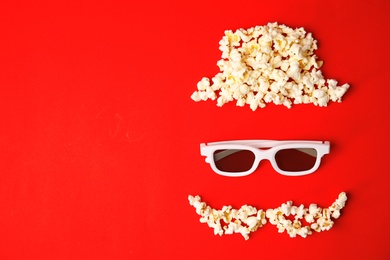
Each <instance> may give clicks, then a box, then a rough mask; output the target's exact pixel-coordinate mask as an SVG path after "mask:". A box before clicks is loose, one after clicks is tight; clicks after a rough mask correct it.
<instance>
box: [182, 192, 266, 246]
mask: <svg viewBox="0 0 390 260" xmlns="http://www.w3.org/2000/svg"><path fill="white" fill-rule="evenodd" d="M188 200H189V202H190V205H191V206H193V207H194V208H195V209H196V213H197V214H198V215H200V216H201V218H200V222H201V223H207V225H208V226H209V227H211V228H213V229H214V235H220V236H222V235H223V234H226V235H227V234H234V233H240V234H241V235H242V236H243V237H244V238H245V240H248V239H249V234H250V233H251V232H254V231H256V230H257V229H258V228H260V227H262V226H263V225H264V224H266V223H267V220H266V219H265V212H264V211H263V210H261V209H260V210H257V209H256V208H255V207H252V206H248V205H243V206H242V207H241V208H240V209H238V210H237V209H233V208H232V207H231V206H223V207H222V209H221V210H217V209H213V208H211V207H210V206H207V205H206V203H204V202H202V201H201V198H200V197H199V196H195V197H194V196H191V195H189V196H188Z"/></svg>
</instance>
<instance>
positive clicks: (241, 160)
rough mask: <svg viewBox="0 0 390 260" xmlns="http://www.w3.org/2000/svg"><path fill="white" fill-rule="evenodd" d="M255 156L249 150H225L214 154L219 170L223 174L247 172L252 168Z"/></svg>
mask: <svg viewBox="0 0 390 260" xmlns="http://www.w3.org/2000/svg"><path fill="white" fill-rule="evenodd" d="M254 161H255V154H254V153H253V152H251V151H249V150H240V149H224V150H216V151H215V152H214V162H215V165H216V166H217V169H218V170H220V171H223V172H245V171H248V170H250V169H251V168H252V165H253V162H254Z"/></svg>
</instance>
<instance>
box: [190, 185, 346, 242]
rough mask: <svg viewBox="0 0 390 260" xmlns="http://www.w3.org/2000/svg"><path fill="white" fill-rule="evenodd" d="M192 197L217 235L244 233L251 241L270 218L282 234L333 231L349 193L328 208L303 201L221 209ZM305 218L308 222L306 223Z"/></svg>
mask: <svg viewBox="0 0 390 260" xmlns="http://www.w3.org/2000/svg"><path fill="white" fill-rule="evenodd" d="M188 200H189V202H190V205H191V206H193V207H194V208H195V209H196V213H197V214H198V215H200V216H201V218H200V222H201V223H207V225H208V226H209V227H211V228H213V229H214V234H215V235H220V236H222V235H223V234H233V233H240V234H241V235H242V236H243V237H244V238H245V240H248V239H249V234H250V233H251V232H254V231H256V230H257V229H258V228H260V227H262V226H263V225H265V224H266V223H267V218H268V220H269V222H270V223H271V224H272V225H275V226H276V227H277V228H278V232H279V233H283V232H284V231H286V232H287V234H288V235H289V236H290V237H296V236H297V235H299V236H301V237H304V238H305V237H307V235H311V234H312V230H314V231H316V232H321V231H325V230H329V229H331V228H332V227H333V224H334V222H333V219H337V218H339V217H340V210H341V209H342V208H344V206H345V203H346V201H347V195H346V194H345V192H341V193H340V194H339V196H338V198H337V199H336V201H335V202H333V204H332V205H331V206H330V207H329V208H324V209H323V208H320V207H318V206H317V204H311V205H310V206H309V208H305V207H304V205H302V204H301V205H300V206H299V207H298V206H294V205H293V204H292V201H287V202H286V203H283V204H282V205H281V206H280V207H278V208H275V209H268V210H266V211H264V210H262V209H260V210H257V209H256V208H255V207H252V206H248V205H244V206H242V207H241V208H240V209H238V210H237V209H233V208H232V206H223V207H222V209H221V210H217V209H213V208H211V207H210V206H208V205H207V204H206V203H205V202H202V201H201V198H200V197H199V196H195V197H194V196H191V195H190V196H188ZM290 218H292V219H290ZM303 220H304V221H305V223H306V225H304V224H303V223H302V221H303Z"/></svg>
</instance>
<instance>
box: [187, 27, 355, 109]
mask: <svg viewBox="0 0 390 260" xmlns="http://www.w3.org/2000/svg"><path fill="white" fill-rule="evenodd" d="M219 43H220V47H219V49H220V50H221V51H222V59H221V60H219V61H218V62H217V65H218V67H219V69H220V72H219V73H218V74H217V75H215V76H214V77H213V78H212V79H211V81H210V79H209V78H207V77H204V78H202V79H201V80H200V81H199V83H198V84H197V91H195V92H194V93H193V94H192V96H191V98H192V99H193V100H194V101H201V100H203V101H205V100H208V99H211V100H217V105H218V106H223V105H224V104H226V103H228V102H231V101H233V100H236V105H237V106H244V105H245V104H247V105H249V106H250V108H251V109H252V110H253V111H255V110H256V109H257V108H259V107H260V108H264V107H265V106H266V104H267V103H271V102H272V103H274V104H277V105H285V106H286V107H288V108H291V106H292V104H307V103H313V104H314V105H318V106H321V107H323V106H327V104H328V102H329V101H338V102H341V98H342V96H343V95H344V94H345V92H346V91H347V90H348V88H349V85H348V84H343V85H341V86H340V85H338V82H337V81H336V80H334V79H328V80H326V79H325V78H324V77H323V75H322V72H321V70H319V68H320V67H321V66H322V61H318V60H317V56H316V55H315V54H314V51H315V50H316V49H317V41H316V40H315V39H314V38H313V37H312V35H311V33H306V31H305V30H304V29H303V28H297V29H292V28H290V27H287V26H285V25H278V24H277V23H268V25H266V26H256V27H253V28H249V29H247V30H244V29H238V30H236V31H235V32H233V31H231V30H227V31H225V36H223V38H222V40H221V41H220V42H219Z"/></svg>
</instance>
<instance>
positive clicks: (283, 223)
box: [188, 23, 349, 240]
mask: <svg viewBox="0 0 390 260" xmlns="http://www.w3.org/2000/svg"><path fill="white" fill-rule="evenodd" d="M219 44H220V47H219V49H220V50H221V51H222V56H221V60H219V61H218V62H217V65H218V67H219V69H220V72H219V73H218V74H216V75H215V76H214V77H213V78H212V79H211V80H210V79H209V78H207V77H204V78H202V79H201V80H200V81H199V82H198V84H197V90H196V91H195V92H193V94H192V96H191V98H192V99H193V100H194V101H196V102H198V101H206V100H208V99H211V100H216V101H217V106H219V107H222V106H223V105H224V104H226V103H228V102H231V101H234V100H235V101H236V105H237V106H240V107H242V106H245V105H249V107H250V108H251V110H252V111H255V110H257V109H258V108H265V107H266V105H267V104H268V103H274V104H276V105H284V106H286V107H287V108H291V107H292V105H293V104H294V105H297V104H308V103H312V104H314V105H316V106H321V107H326V106H327V104H328V102H329V101H333V102H341V99H342V96H343V95H344V94H345V92H346V91H347V90H348V89H349V84H343V85H341V86H340V85H338V82H337V81H336V80H334V79H325V78H324V77H323V75H322V72H321V70H320V68H321V66H322V64H323V62H322V61H318V60H317V56H316V55H315V54H314V51H315V50H316V49H317V41H316V40H315V39H314V38H313V37H312V34H311V33H306V31H305V30H304V29H303V28H297V29H292V28H290V27H287V26H285V25H278V24H277V23H269V24H268V25H266V26H256V27H253V28H249V29H247V30H244V29H238V30H236V31H235V32H233V31H230V30H227V31H225V36H223V38H222V39H221V41H220V42H219ZM188 200H189V203H190V205H192V206H193V207H194V208H195V209H196V213H197V214H198V215H200V216H201V217H200V222H202V223H206V224H207V225H208V226H209V227H211V228H213V229H214V234H215V235H217V234H218V235H223V234H234V233H240V234H241V235H242V236H243V237H244V238H245V239H246V240H247V239H249V234H250V233H251V232H254V231H256V230H257V229H258V228H260V227H262V226H263V225H265V224H266V223H268V222H269V223H270V224H272V225H275V226H276V227H277V228H278V232H280V233H282V232H284V231H286V232H287V233H288V234H289V236H290V237H296V236H297V235H298V236H301V237H307V236H308V235H311V234H313V231H315V232H321V231H326V230H329V229H330V228H332V226H333V224H334V220H335V219H337V218H339V216H340V212H341V209H342V208H343V207H344V206H345V203H346V201H347V196H346V193H345V192H341V193H340V194H339V196H338V198H336V200H335V201H334V202H333V203H332V205H330V206H329V207H327V208H321V207H318V206H317V204H311V205H310V206H309V207H308V208H305V207H304V205H299V206H295V205H293V204H292V201H287V202H286V203H283V204H282V205H281V206H279V207H277V208H272V209H267V210H263V209H259V210H258V209H256V208H255V207H252V206H249V205H244V206H242V207H241V208H240V209H234V208H232V207H231V206H224V207H223V208H222V209H220V210H218V209H213V208H211V207H210V206H208V205H207V204H206V203H205V202H202V201H201V197H200V196H192V195H189V197H188Z"/></svg>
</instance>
